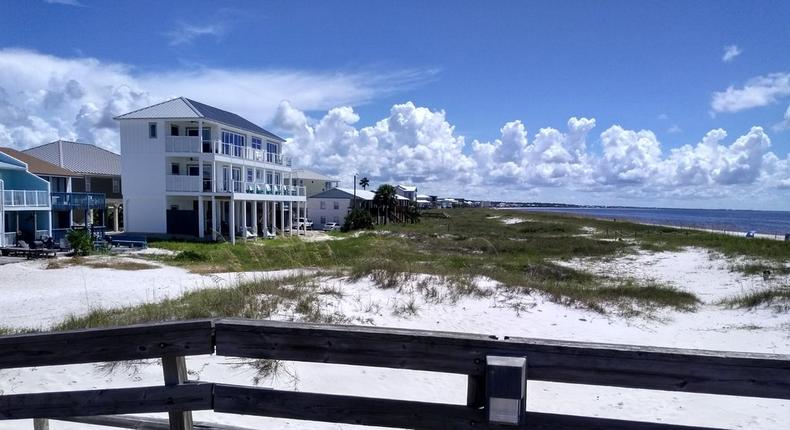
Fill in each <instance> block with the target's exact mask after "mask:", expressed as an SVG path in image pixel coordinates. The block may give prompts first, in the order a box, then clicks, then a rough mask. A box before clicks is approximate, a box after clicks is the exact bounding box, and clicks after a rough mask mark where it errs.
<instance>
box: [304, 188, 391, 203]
mask: <svg viewBox="0 0 790 430" xmlns="http://www.w3.org/2000/svg"><path fill="white" fill-rule="evenodd" d="M375 196H376V193H374V192H372V191H367V190H360V189H357V198H358V199H361V200H373V197H375ZM310 198H311V199H353V198H354V189H353V188H332V189H331V190H326V191H322V192H320V193H318V194H315V195H312V196H310Z"/></svg>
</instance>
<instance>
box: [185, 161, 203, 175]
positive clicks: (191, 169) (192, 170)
mask: <svg viewBox="0 0 790 430" xmlns="http://www.w3.org/2000/svg"><path fill="white" fill-rule="evenodd" d="M187 175H189V176H200V167H198V165H197V164H189V165H187Z"/></svg>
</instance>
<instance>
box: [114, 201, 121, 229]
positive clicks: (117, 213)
mask: <svg viewBox="0 0 790 430" xmlns="http://www.w3.org/2000/svg"><path fill="white" fill-rule="evenodd" d="M120 212H121V211H120V207H118V205H117V204H116V205H113V207H112V213H113V215H112V222H113V229H114V230H115V231H120V227H119V222H118V216H119V215H120V214H121V213H120Z"/></svg>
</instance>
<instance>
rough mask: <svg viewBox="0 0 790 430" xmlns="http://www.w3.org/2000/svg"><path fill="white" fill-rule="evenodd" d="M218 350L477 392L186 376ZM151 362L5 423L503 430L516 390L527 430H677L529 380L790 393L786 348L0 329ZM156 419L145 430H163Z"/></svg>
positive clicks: (10, 364)
mask: <svg viewBox="0 0 790 430" xmlns="http://www.w3.org/2000/svg"><path fill="white" fill-rule="evenodd" d="M212 353H216V354H217V355H222V356H232V357H244V358H265V359H277V360H291V361H303V362H317V363H337V364H349V365H362V366H376V367H386V368H399V369H413V370H423V371H433V372H445V373H455V374H462V375H467V376H468V380H469V384H468V392H467V399H468V400H467V404H466V405H451V404H439V403H429V402H418V401H404V400H392V399H380V398H367V397H356V396H344V395H330V394H321V393H307V392H293V391H282V390H274V389H268V388H256V387H245V386H233V385H226V384H218V383H207V382H190V381H187V380H186V367H185V365H184V358H183V357H184V356H190V355H201V354H212ZM495 357H496V358H495ZM502 357H505V358H506V359H504V362H507V360H508V359H507V358H509V357H515V358H517V359H520V360H521V361H518V360H516V363H517V365H518V363H519V362H520V363H523V362H524V360H523V359H526V360H525V361H526V366H525V368H524V369H519V368H517V367H513V368H499V367H497V366H498V365H500V364H501V363H502V362H503V361H502V360H503V359H502ZM150 358H162V359H163V360H162V362H163V368H164V379H165V384H164V385H163V386H153V387H139V388H123V389H106V390H87V391H70V392H53V393H35V394H13V395H3V396H0V419H18V418H45V419H66V420H70V421H74V420H76V421H80V422H84V423H104V424H105V425H116V426H118V427H126V428H134V427H130V426H128V425H127V424H128V423H129V422H130V421H129V420H132V419H131V418H128V417H105V416H104V415H108V414H110V415H116V414H130V413H153V412H168V413H169V428H171V429H189V428H193V424H192V421H191V412H190V411H196V410H214V411H216V412H225V413H237V414H246V415H258V416H268V417H278V418H289V419H297V420H311V421H326V422H334V423H349V424H361V425H371V426H384V427H401V428H417V429H486V428H501V426H502V425H501V424H497V423H496V422H499V423H501V422H503V421H502V420H503V417H502V414H503V413H504V414H505V415H507V413H508V412H509V411H508V409H507V407H504V409H503V406H502V405H506V404H507V405H509V404H511V403H502V402H500V401H498V400H497V401H496V402H494V401H492V400H491V399H493V398H499V397H501V396H502V395H503V394H502V393H505V392H507V393H509V394H506V396H507V397H506V398H507V399H512V400H513V401H514V402H516V403H512V404H516V405H521V407H518V408H517V409H519V411H518V412H516V414H517V416H516V417H515V420H516V421H517V422H518V424H516V425H514V427H517V428H525V429H560V430H561V429H626V428H628V429H635V428H636V429H657V430H658V429H664V430H679V429H692V428H694V427H684V426H678V425H669V424H658V423H647V422H638V421H625V420H615V419H602V418H593V417H583V416H571V415H559V414H549V413H538V412H525V410H524V408H523V405H524V401H525V399H524V397H523V396H524V386H523V382H524V381H526V380H535V381H537V380H539V381H553V382H564V383H572V384H585V385H606V386H615V387H627V388H641V389H651V390H662V391H681V392H691V393H709V394H722V395H735V396H748V397H766V398H776V399H790V356H786V355H771V354H747V353H723V352H712V351H698V350H679V349H667V348H652V347H637V346H624V345H605V344H592V343H582V342H564V341H552V340H540V339H518V338H505V339H502V340H500V339H496V338H494V337H490V336H482V335H469V334H457V333H443V332H432V331H416V330H401V329H388V328H375V327H349V326H332V325H318V324H296V323H284V322H273V321H250V320H235V319H231V320H225V319H223V320H202V321H187V322H176V323H163V324H148V325H138V326H130V327H121V328H111V329H91V330H78V331H72V332H63V333H49V334H32V335H19V336H6V337H0V369H8V368H18V367H31V366H46V365H59V364H76V363H93V362H107V361H122V360H138V359H150ZM510 361H513V360H512V359H511V360H510ZM513 372H515V373H513ZM507 375H516V376H507ZM519 387H520V388H519ZM519 391H520V393H519ZM514 394H515V395H514ZM519 397H521V398H519ZM508 402H509V400H508ZM494 412H496V414H495V413H494ZM90 416H93V418H79V417H90ZM96 416H101V417H96ZM75 417H78V418H75ZM504 419H505V421H506V420H507V419H508V418H507V417H505V418H504ZM132 422H133V420H132ZM124 423H126V424H124ZM130 425H131V424H130ZM159 425H160V427H156V426H155V425H153V424H152V425H150V426H148V427H146V428H162V427H163V426H164V424H162V423H160V424H159ZM36 426H38V428H45V426H46V420H36ZM194 428H208V427H206V425H205V424H201V425H195V426H194Z"/></svg>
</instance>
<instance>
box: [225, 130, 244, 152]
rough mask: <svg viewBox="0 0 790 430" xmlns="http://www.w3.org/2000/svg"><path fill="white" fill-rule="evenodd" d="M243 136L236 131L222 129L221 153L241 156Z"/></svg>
mask: <svg viewBox="0 0 790 430" xmlns="http://www.w3.org/2000/svg"><path fill="white" fill-rule="evenodd" d="M244 144H245V137H244V136H243V135H241V134H238V133H233V132H231V131H225V130H222V153H223V154H227V155H233V156H234V157H241V152H242V148H243V147H244Z"/></svg>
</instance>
